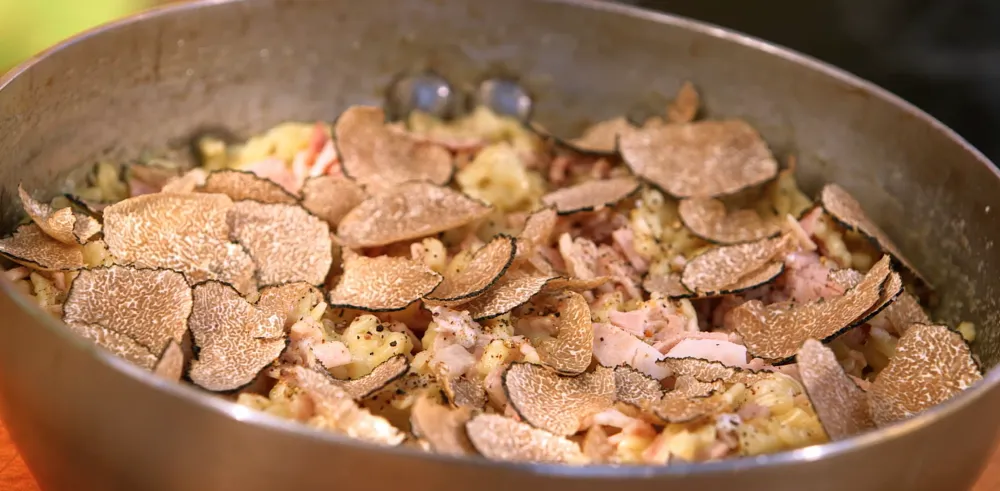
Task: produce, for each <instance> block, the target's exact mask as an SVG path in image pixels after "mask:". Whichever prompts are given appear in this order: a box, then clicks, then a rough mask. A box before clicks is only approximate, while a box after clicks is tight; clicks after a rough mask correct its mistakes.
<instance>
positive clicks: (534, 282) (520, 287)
mask: <svg viewBox="0 0 1000 491" xmlns="http://www.w3.org/2000/svg"><path fill="white" fill-rule="evenodd" d="M551 279H552V277H551V276H546V275H531V274H525V273H521V272H516V271H514V272H512V271H508V272H507V274H505V275H503V277H501V278H500V280H498V281H497V282H496V284H494V285H493V287H492V288H490V289H489V290H486V293H483V294H482V295H480V296H478V297H476V298H474V299H473V300H472V301H471V302H469V303H467V304H465V305H462V307H461V310H467V311H468V312H469V315H471V316H472V318H473V319H475V320H483V319H490V318H493V317H496V316H498V315H503V314H506V313H507V312H510V311H511V310H514V309H516V308H517V307H520V306H521V305H524V304H525V303H527V302H528V300H531V297H533V296H535V295H536V294H538V292H540V291H542V288H544V287H545V284H546V283H548V282H549V280H551Z"/></svg>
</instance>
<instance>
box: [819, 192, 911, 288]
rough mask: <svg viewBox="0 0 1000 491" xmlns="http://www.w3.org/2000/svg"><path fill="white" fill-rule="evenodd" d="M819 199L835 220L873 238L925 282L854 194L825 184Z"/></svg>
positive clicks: (883, 249) (885, 250)
mask: <svg viewBox="0 0 1000 491" xmlns="http://www.w3.org/2000/svg"><path fill="white" fill-rule="evenodd" d="M819 200H820V204H821V205H822V206H823V210H825V211H826V212H827V213H828V214H830V216H832V217H833V218H834V219H835V220H837V222H839V223H840V224H841V225H843V226H844V227H845V228H847V229H848V230H853V231H855V232H858V233H860V234H862V235H864V236H866V237H868V238H869V239H871V240H873V241H874V242H875V244H877V245H878V247H879V249H881V250H882V251H883V252H885V253H886V254H889V255H891V256H892V258H893V259H895V260H896V261H898V262H899V264H901V265H902V266H903V267H904V268H906V270H907V271H909V272H911V273H913V274H914V275H915V276H916V277H917V278H919V279H920V280H921V281H924V282H925V283H926V280H924V278H923V277H922V276H920V273H919V272H918V271H917V269H916V268H915V267H914V266H913V263H911V262H910V261H909V260H907V259H906V257H905V256H903V253H902V252H900V250H899V248H898V247H896V244H894V243H893V242H892V239H890V238H889V236H888V235H886V233H885V232H883V231H882V229H881V228H879V226H878V225H876V224H875V222H873V221H872V220H871V219H870V218H868V215H867V214H865V211H864V209H862V208H861V204H860V203H858V200H856V199H854V196H851V194H850V193H848V192H847V191H846V190H845V189H844V188H842V187H840V186H838V185H837V184H827V185H826V186H825V187H823V190H822V191H821V192H820V195H819Z"/></svg>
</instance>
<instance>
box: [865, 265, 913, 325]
mask: <svg viewBox="0 0 1000 491" xmlns="http://www.w3.org/2000/svg"><path fill="white" fill-rule="evenodd" d="M902 293H903V278H902V277H901V276H900V275H899V273H897V272H895V271H893V272H891V273H889V277H888V278H886V280H885V283H883V284H882V292H881V293H880V294H879V297H878V301H877V302H875V305H873V306H872V308H870V309H868V312H865V315H863V316H862V317H861V318H860V319H858V320H857V321H855V324H860V323H862V322H867V321H868V320H869V319H871V318H872V317H875V316H876V315H878V314H879V313H880V312H882V311H883V310H885V309H886V308H888V307H889V306H890V305H892V304H893V303H895V302H896V299H898V298H899V296H900V295H901V294H902Z"/></svg>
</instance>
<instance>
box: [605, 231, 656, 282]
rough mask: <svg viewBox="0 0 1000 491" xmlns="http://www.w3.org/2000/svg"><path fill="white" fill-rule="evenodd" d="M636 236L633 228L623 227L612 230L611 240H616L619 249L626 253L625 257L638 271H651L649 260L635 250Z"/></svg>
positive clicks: (641, 272)
mask: <svg viewBox="0 0 1000 491" xmlns="http://www.w3.org/2000/svg"><path fill="white" fill-rule="evenodd" d="M634 237H635V236H634V234H633V233H632V229H631V228H629V227H622V228H620V229H618V230H615V231H614V232H611V240H613V241H614V243H615V246H616V247H617V248H618V250H619V251H620V252H621V253H622V254H624V255H625V258H626V259H628V262H629V263H631V264H632V267H633V268H635V270H636V271H638V272H639V273H640V274H643V273H645V272H646V271H649V261H648V260H646V258H644V257H642V255H640V254H639V252H638V251H636V250H635V241H634Z"/></svg>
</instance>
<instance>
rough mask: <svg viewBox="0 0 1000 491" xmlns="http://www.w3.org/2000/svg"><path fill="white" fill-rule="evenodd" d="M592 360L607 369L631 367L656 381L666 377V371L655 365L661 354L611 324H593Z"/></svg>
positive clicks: (661, 357)
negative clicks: (623, 366) (624, 365)
mask: <svg viewBox="0 0 1000 491" xmlns="http://www.w3.org/2000/svg"><path fill="white" fill-rule="evenodd" d="M594 358H595V359H597V361H598V362H599V363H600V364H602V365H604V366H608V367H613V366H618V365H621V364H623V363H624V364H628V365H631V366H632V367H634V368H635V369H637V370H639V371H641V372H643V373H645V374H646V375H649V376H650V377H653V378H655V379H657V380H660V379H662V378H664V377H666V376H667V369H666V368H665V367H660V366H657V365H656V362H657V361H658V360H662V359H663V358H664V356H663V353H660V352H659V351H657V350H656V348H653V347H652V346H650V345H649V344H646V343H645V342H643V341H642V340H641V339H639V338H637V337H635V336H633V335H631V334H629V333H627V332H625V331H623V330H622V329H620V328H617V327H615V326H613V325H611V324H605V323H600V322H596V323H594Z"/></svg>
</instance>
